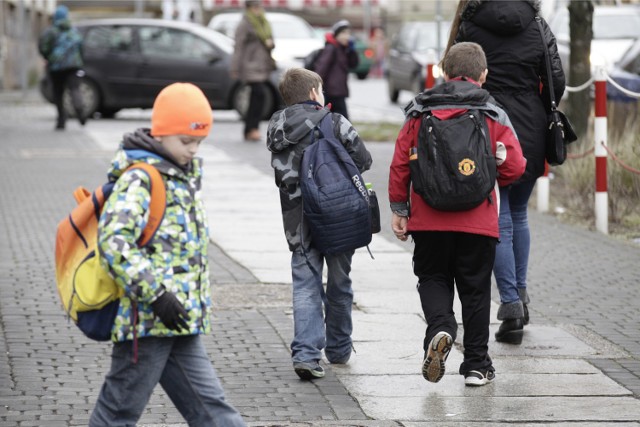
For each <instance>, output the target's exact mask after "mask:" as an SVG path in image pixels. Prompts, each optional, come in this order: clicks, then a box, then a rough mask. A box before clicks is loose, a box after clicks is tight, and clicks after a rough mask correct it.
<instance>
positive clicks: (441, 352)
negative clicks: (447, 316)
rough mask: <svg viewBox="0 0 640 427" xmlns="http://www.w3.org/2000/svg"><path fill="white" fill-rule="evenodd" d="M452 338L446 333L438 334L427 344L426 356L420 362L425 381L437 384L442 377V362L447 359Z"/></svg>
mask: <svg viewBox="0 0 640 427" xmlns="http://www.w3.org/2000/svg"><path fill="white" fill-rule="evenodd" d="M452 345H453V338H451V335H449V334H448V333H446V332H438V333H437V334H436V336H435V337H433V339H432V340H431V342H430V343H429V348H428V349H427V354H426V355H425V358H424V362H422V376H423V377H424V379H425V380H427V381H429V382H432V383H437V382H438V381H440V380H441V379H442V377H443V376H444V362H445V361H446V360H447V357H449V352H450V351H451V346H452Z"/></svg>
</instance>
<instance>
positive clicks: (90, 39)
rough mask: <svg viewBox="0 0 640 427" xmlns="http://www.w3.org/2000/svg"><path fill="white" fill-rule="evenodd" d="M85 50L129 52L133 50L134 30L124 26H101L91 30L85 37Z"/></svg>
mask: <svg viewBox="0 0 640 427" xmlns="http://www.w3.org/2000/svg"><path fill="white" fill-rule="evenodd" d="M82 46H83V49H84V50H85V51H86V50H103V51H104V50H106V51H119V52H129V51H131V50H132V49H133V29H132V28H131V27H123V26H99V27H93V28H89V29H88V30H87V33H86V35H85V37H84V41H83V45H82Z"/></svg>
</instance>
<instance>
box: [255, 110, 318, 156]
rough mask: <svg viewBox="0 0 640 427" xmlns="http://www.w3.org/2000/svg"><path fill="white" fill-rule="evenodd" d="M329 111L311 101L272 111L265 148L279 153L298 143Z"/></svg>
mask: <svg viewBox="0 0 640 427" xmlns="http://www.w3.org/2000/svg"><path fill="white" fill-rule="evenodd" d="M329 113H330V111H329V110H328V109H327V108H323V107H322V106H320V104H318V103H316V102H313V101H310V102H303V103H300V104H295V105H292V106H290V107H287V108H285V109H284V110H280V111H278V112H276V113H274V115H273V117H272V118H271V121H272V122H273V126H269V131H268V132H269V135H268V141H269V143H268V145H267V148H268V149H269V150H270V151H271V152H273V153H279V152H281V151H282V150H284V149H286V148H287V147H289V146H291V145H295V144H297V143H299V142H300V141H301V140H302V139H303V138H304V137H305V136H307V134H308V133H309V132H311V131H312V130H313V128H315V127H316V125H317V124H318V123H319V122H320V121H321V120H322V119H323V118H324V116H326V115H327V114H329Z"/></svg>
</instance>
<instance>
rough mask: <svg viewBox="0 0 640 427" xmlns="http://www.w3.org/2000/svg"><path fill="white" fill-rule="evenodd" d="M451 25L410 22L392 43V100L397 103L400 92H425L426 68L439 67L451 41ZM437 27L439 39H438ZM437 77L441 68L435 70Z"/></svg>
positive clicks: (389, 75)
mask: <svg viewBox="0 0 640 427" xmlns="http://www.w3.org/2000/svg"><path fill="white" fill-rule="evenodd" d="M450 25H451V24H450V23H449V22H440V23H439V24H438V22H436V21H416V22H407V23H405V24H404V25H403V26H402V27H401V28H400V31H398V33H397V34H396V35H395V37H394V38H393V40H392V41H391V46H390V49H389V56H388V60H387V70H386V72H385V73H386V76H387V85H388V90H389V100H390V101H391V102H397V101H398V96H399V94H400V91H401V90H408V91H410V92H411V93H419V92H422V91H423V90H424V85H425V78H426V74H427V73H426V69H427V64H428V63H431V64H437V63H438V62H439V61H440V55H442V53H443V52H444V47H445V45H446V43H447V39H448V37H449V27H450ZM438 27H440V35H439V37H438ZM433 70H434V75H435V76H436V77H438V73H437V72H438V70H439V69H438V68H437V67H435V66H434V68H433Z"/></svg>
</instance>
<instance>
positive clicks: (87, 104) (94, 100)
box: [62, 78, 100, 117]
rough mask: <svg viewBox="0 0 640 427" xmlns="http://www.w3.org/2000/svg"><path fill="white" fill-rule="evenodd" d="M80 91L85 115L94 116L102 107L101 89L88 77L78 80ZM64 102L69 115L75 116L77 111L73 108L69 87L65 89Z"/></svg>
mask: <svg viewBox="0 0 640 427" xmlns="http://www.w3.org/2000/svg"><path fill="white" fill-rule="evenodd" d="M78 91H79V92H80V99H81V100H82V111H83V114H84V116H85V117H91V116H93V114H94V113H95V112H96V111H98V108H99V107H100V91H99V90H98V86H97V85H96V84H95V83H94V82H93V81H91V80H89V79H87V78H81V79H79V80H78ZM62 102H63V105H64V108H65V110H66V111H67V115H68V116H69V117H75V116H76V112H75V109H74V108H73V102H72V101H71V93H70V92H69V90H68V89H67V90H65V91H64V95H63V99H62Z"/></svg>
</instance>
